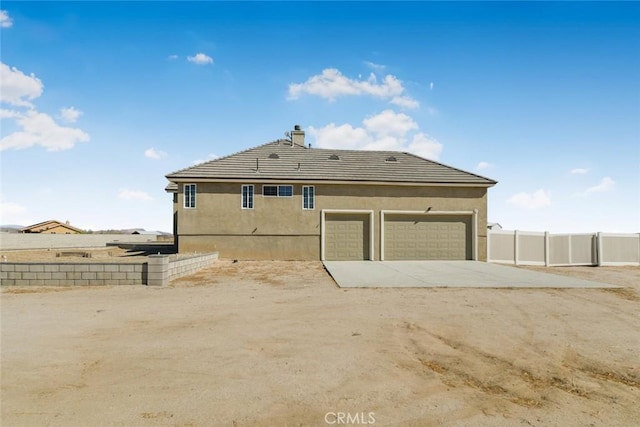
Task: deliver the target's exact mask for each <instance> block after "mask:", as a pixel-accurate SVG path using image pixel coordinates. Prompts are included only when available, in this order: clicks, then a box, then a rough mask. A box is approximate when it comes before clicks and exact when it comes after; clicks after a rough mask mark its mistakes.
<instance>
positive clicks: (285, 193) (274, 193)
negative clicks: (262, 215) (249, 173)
mask: <svg viewBox="0 0 640 427" xmlns="http://www.w3.org/2000/svg"><path fill="white" fill-rule="evenodd" d="M262 195H263V196H265V197H292V196H293V185H263V186H262Z"/></svg>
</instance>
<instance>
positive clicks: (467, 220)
mask: <svg viewBox="0 0 640 427" xmlns="http://www.w3.org/2000/svg"><path fill="white" fill-rule="evenodd" d="M384 259H385V260H467V259H471V217H470V216H449V215H441V216H435V215H434V216H431V215H386V216H385V218H384Z"/></svg>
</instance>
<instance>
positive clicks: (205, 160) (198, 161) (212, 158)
mask: <svg viewBox="0 0 640 427" xmlns="http://www.w3.org/2000/svg"><path fill="white" fill-rule="evenodd" d="M218 157H220V156H218V155H217V154H213V153H210V154H209V155H208V156H207V158H206V159H204V160H203V159H197V160H194V161H193V164H194V165H197V164H200V163H204V162H208V161H210V160H215V159H217V158H218Z"/></svg>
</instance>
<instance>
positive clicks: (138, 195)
mask: <svg viewBox="0 0 640 427" xmlns="http://www.w3.org/2000/svg"><path fill="white" fill-rule="evenodd" d="M118 198H119V199H123V200H143V201H147V200H153V197H151V196H150V195H148V194H147V193H145V192H144V191H137V190H128V189H124V190H120V192H119V193H118Z"/></svg>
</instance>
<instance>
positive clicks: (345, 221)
mask: <svg viewBox="0 0 640 427" xmlns="http://www.w3.org/2000/svg"><path fill="white" fill-rule="evenodd" d="M324 238H325V259H326V260H332V261H337V260H340V261H349V260H358V261H360V260H364V259H368V258H369V215H367V214H364V215H360V214H327V216H326V217H325V230H324Z"/></svg>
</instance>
